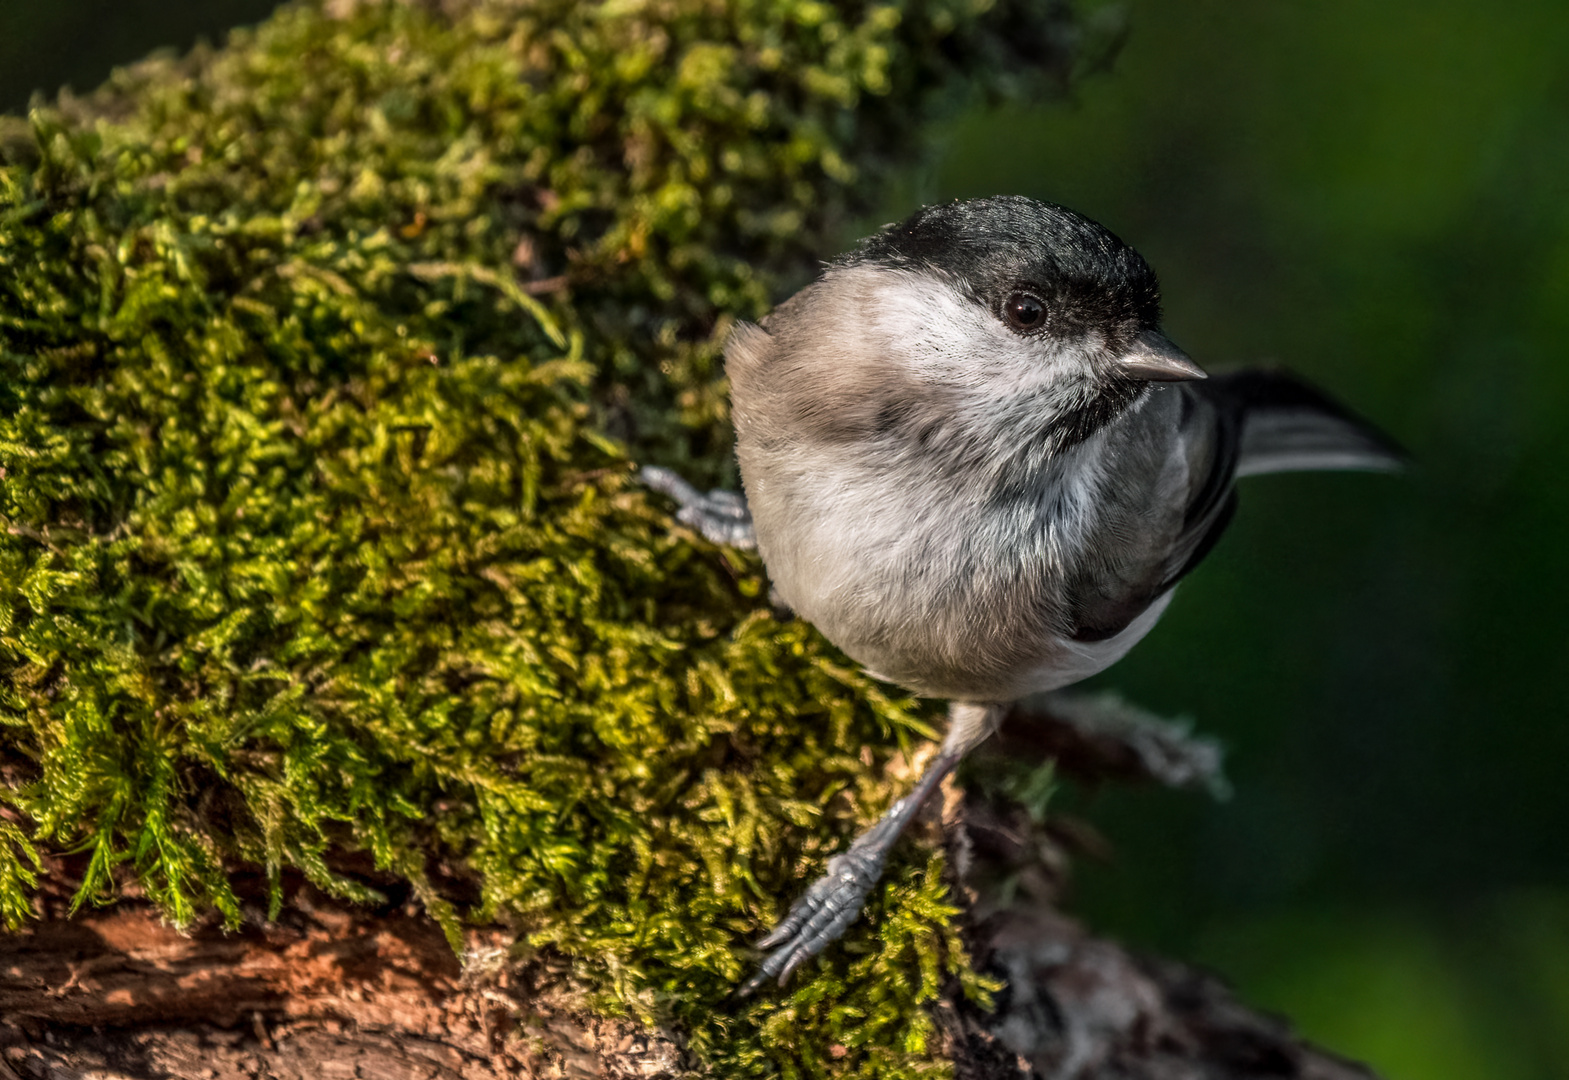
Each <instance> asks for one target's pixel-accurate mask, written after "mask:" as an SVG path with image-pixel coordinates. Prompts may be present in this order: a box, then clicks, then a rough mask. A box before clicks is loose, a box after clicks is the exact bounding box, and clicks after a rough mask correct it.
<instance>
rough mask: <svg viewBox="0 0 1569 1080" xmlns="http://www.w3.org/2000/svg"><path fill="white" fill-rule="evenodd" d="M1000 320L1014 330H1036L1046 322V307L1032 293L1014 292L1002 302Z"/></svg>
mask: <svg viewBox="0 0 1569 1080" xmlns="http://www.w3.org/2000/svg"><path fill="white" fill-rule="evenodd" d="M1002 318H1003V321H1004V322H1006V323H1007V324H1008V325H1009V326H1011V327H1013V328H1014V329H1015V330H1019V331H1026V330H1038V329H1040V327H1041V326H1042V325H1044V324H1045V322H1046V305H1045V304H1044V303H1042V302H1041V298H1040V297H1038V296H1036V295H1034V294H1033V293H1027V292H1016V293H1014V294H1013V295H1012V296H1010V297H1008V299H1007V300H1005V301H1003V305H1002Z"/></svg>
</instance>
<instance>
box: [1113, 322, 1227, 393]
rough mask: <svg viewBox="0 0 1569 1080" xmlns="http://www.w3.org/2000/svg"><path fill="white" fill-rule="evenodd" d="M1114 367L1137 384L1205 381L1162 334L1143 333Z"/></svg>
mask: <svg viewBox="0 0 1569 1080" xmlns="http://www.w3.org/2000/svg"><path fill="white" fill-rule="evenodd" d="M1117 367H1118V369H1119V370H1120V371H1121V373H1122V374H1124V375H1126V376H1127V377H1128V378H1130V379H1138V380H1140V381H1141V382H1186V381H1187V380H1188V379H1207V378H1209V376H1208V375H1207V374H1205V372H1204V369H1203V368H1201V367H1199V366H1198V365H1197V364H1195V363H1194V362H1193V361H1192V360H1190V359H1188V354H1187V353H1185V352H1183V351H1182V350H1181V349H1179V348H1177V347H1176V346H1175V345H1173V344H1172V343H1171V341H1170V340H1169V339H1168V338H1167V337H1166V335H1165V334H1162V333H1160V332H1159V331H1157V330H1146V331H1144V333H1142V334H1140V335H1139V336H1138V338H1137V339H1136V340H1135V341H1134V343H1133V348H1131V349H1129V350H1128V351H1127V352H1126V353H1123V354H1122V356H1120V357H1118V358H1117Z"/></svg>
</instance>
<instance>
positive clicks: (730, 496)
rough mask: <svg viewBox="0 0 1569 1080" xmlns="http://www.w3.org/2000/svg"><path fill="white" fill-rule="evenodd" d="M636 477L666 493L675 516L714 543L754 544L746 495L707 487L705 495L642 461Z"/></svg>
mask: <svg viewBox="0 0 1569 1080" xmlns="http://www.w3.org/2000/svg"><path fill="white" fill-rule="evenodd" d="M639 479H641V480H642V481H643V483H644V484H645V485H647V486H648V487H651V488H653V489H654V490H655V491H658V492H661V493H663V494H665V495H668V496H670V497H671V498H672V499H674V500H675V501H676V502H677V503H678V504H680V507H681V509H680V510H677V511H676V520H677V521H679V522H681V523H682V524H683V525H690V526H692V528H694V529H696V530H697V531H698V532H700V533H702V534H703V535H704V536H706V537H707V538H708V539H710V540H712V541H713V542H714V543H716V544H728V545H729V546H730V547H734V548H742V549H744V550H746V551H751V550H753V549H755V548H756V547H757V534H756V533H754V532H753V531H752V513H751V511H750V510H748V509H747V507H746V497H745V496H744V495H742V494H741V493H740V492H737V491H723V490H718V489H716V490H714V491H710V492H709V493H708V494H707V495H704V494H703V493H702V492H700V491H698V490H697V489H696V488H695V487H693V486H692V485H691V484H689V483H687V482H686V481H685V480H683V479H681V477H679V476H677V475H676V474H675V473H673V472H671V471H670V470H669V469H665V468H661V467H660V466H658V465H645V466H643V470H642V472H641V473H640V474H639Z"/></svg>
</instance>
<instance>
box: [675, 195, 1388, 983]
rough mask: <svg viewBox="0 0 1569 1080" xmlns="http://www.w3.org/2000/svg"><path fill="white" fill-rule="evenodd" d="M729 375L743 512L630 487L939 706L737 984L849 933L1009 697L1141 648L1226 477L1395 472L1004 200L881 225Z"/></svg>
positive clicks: (1310, 406)
mask: <svg viewBox="0 0 1569 1080" xmlns="http://www.w3.org/2000/svg"><path fill="white" fill-rule="evenodd" d="M725 366H726V372H727V374H728V376H729V379H730V398H731V405H732V411H733V415H734V419H735V428H736V437H737V442H736V449H737V456H738V458H739V461H740V466H741V478H742V485H743V487H744V489H745V499H744V501H743V500H742V499H741V498H740V497H739V496H737V495H735V494H734V493H729V492H713V493H710V494H709V495H708V496H703V495H701V494H699V493H698V492H696V491H695V490H693V489H692V488H691V487H690V486H688V485H686V484H684V483H683V482H682V481H681V480H680V479H679V478H678V477H675V476H674V475H673V474H670V473H669V472H668V471H666V470H661V469H649V470H645V474H644V475H645V479H646V480H647V481H648V482H649V483H650V484H651V485H652V486H654V487H657V488H659V489H660V490H663V491H666V492H667V493H670V494H672V495H674V496H675V497H676V499H677V501H678V502H680V503H681V504H682V510H681V517H682V518H683V520H686V521H688V522H690V523H693V524H695V525H697V526H698V527H699V528H701V529H702V530H703V531H704V532H705V533H707V534H708V535H710V536H711V537H712V538H714V539H716V540H720V541H722V542H726V543H732V544H741V545H743V546H745V545H749V544H750V543H751V542H753V541H754V540H755V545H756V547H757V549H758V551H759V552H760V553H761V555H762V558H763V562H764V564H765V566H766V567H767V570H768V574H769V577H770V579H771V581H772V584H773V588H774V590H775V593H776V595H777V597H778V599H780V600H781V601H782V602H783V603H784V604H786V605H788V606H789V607H790V608H791V609H792V610H794V611H795V612H796V613H797V614H798V615H799V616H801V617H802V618H805V619H808V620H810V621H811V622H812V623H814V624H815V625H816V626H817V628H818V629H819V630H821V631H822V633H823V634H824V635H825V636H826V637H827V638H828V639H829V640H830V641H832V642H833V643H834V644H835V645H836V646H838V647H839V648H840V649H842V650H843V651H844V652H846V653H847V654H849V655H850V656H851V657H853V658H854V659H856V660H857V661H859V662H860V663H861V664H862V665H864V666H865V668H866V669H867V670H868V671H869V672H871V673H872V674H874V675H876V676H878V677H879V678H882V679H885V680H887V681H889V682H893V683H897V684H899V685H900V686H903V687H906V688H907V689H909V690H912V691H914V692H915V693H917V694H921V695H925V696H930V697H934V698H943V699H947V700H948V701H949V702H950V708H949V717H950V719H949V728H948V732H947V737H946V739H945V741H944V743H943V746H942V748H941V751H940V752H939V753H938V755H937V756H936V757H935V759H934V760H933V762H932V763H931V765H930V766H929V767H928V768H927V770H926V772H925V773H924V774H923V775H922V777H921V778H920V779H919V780H918V781H917V783H916V785H915V787H914V789H913V790H912V791H911V793H910V794H909V795H907V796H906V797H905V798H903V799H901V800H900V801H899V802H898V803H896V804H895V805H894V807H893V808H892V809H891V810H890V811H889V812H888V814H887V815H886V816H885V817H884V818H883V819H882V820H881V821H879V822H878V823H877V824H876V825H874V826H873V827H872V828H871V829H869V830H868V831H866V832H865V833H863V834H862V835H861V836H860V837H858V838H857V839H856V840H855V842H854V843H853V844H852V845H851V846H850V848H849V849H848V850H847V851H845V852H844V853H842V854H840V855H837V856H835V857H834V858H833V859H832V860H830V861H829V864H828V869H827V873H826V874H825V875H824V876H823V877H822V878H821V879H819V880H818V881H817V882H816V883H814V884H813V885H812V886H810V888H809V889H808V890H807V892H806V893H805V895H804V896H803V897H802V898H801V899H800V900H799V901H798V902H797V903H796V904H795V906H794V907H793V908H792V909H791V910H790V912H789V913H788V914H787V915H786V917H785V918H784V920H783V921H782V922H781V923H780V924H779V925H778V927H777V928H776V929H775V930H774V931H773V932H772V933H771V934H769V935H768V937H767V938H765V939H764V940H763V941H762V942H761V943H760V947H761V948H763V949H765V950H772V951H771V952H769V953H768V955H767V956H766V957H765V959H764V960H763V962H762V964H761V967H760V970H759V971H758V973H757V975H756V977H755V978H753V979H752V981H751V982H750V983H748V984H747V986H746V987H745V991H746V992H749V991H751V990H752V989H754V988H755V987H756V986H758V985H760V984H761V982H762V981H763V980H765V979H768V978H771V977H778V979H779V981H780V982H781V983H782V982H783V981H784V980H785V979H786V978H788V977H789V975H790V973H791V972H792V971H793V970H794V969H795V968H796V967H798V966H799V965H800V964H801V963H802V962H804V961H805V960H807V959H809V958H810V957H812V956H814V955H816V954H817V953H819V952H821V951H822V950H823V949H824V948H825V947H826V946H827V945H828V944H829V943H830V942H832V941H833V940H835V939H836V938H837V937H839V935H840V934H842V933H843V932H844V929H845V928H846V927H847V926H849V924H850V923H851V922H853V921H854V919H855V918H856V916H857V915H858V913H859V912H860V909H861V907H862V905H863V904H864V902H865V899H866V896H867V894H868V892H869V891H870V890H871V888H872V886H873V885H874V884H875V883H876V881H877V879H878V877H879V876H880V875H881V873H882V869H883V863H884V861H885V860H886V858H887V855H888V852H889V851H890V850H891V848H892V846H893V844H894V841H895V840H897V838H898V836H899V834H900V832H901V831H902V830H903V828H904V827H905V825H906V824H908V822H909V821H910V819H911V818H913V817H914V815H915V812H916V811H917V809H918V808H919V807H920V805H921V803H922V802H923V801H924V800H925V799H926V798H927V797H928V796H929V795H930V794H931V792H932V791H933V790H934V789H936V787H937V786H938V785H939V784H940V783H941V782H942V779H943V778H944V777H945V776H946V775H947V774H948V773H949V772H951V771H952V769H953V768H954V767H955V766H956V765H957V764H958V762H959V760H960V759H961V758H962V757H963V756H964V754H965V753H966V752H967V751H969V750H970V749H972V748H973V747H974V746H976V745H977V744H978V743H980V742H981V741H982V740H984V739H985V738H986V737H987V735H989V734H990V733H991V732H992V731H993V730H994V729H995V728H996V726H997V724H998V723H999V722H1000V720H1001V718H1002V714H1003V707H1004V706H1005V705H1006V704H1007V703H1008V702H1011V701H1014V700H1016V699H1018V698H1021V697H1023V696H1025V695H1027V694H1032V693H1036V692H1040V691H1048V690H1055V689H1059V688H1061V687H1065V686H1068V685H1069V684H1072V683H1075V682H1078V681H1079V680H1081V679H1085V678H1087V677H1089V676H1091V675H1094V674H1096V673H1097V672H1100V671H1102V670H1104V669H1105V668H1107V667H1109V666H1110V665H1111V664H1113V663H1115V662H1116V661H1117V660H1119V659H1121V658H1122V657H1123V656H1124V655H1125V654H1126V653H1127V652H1128V650H1129V649H1131V648H1132V647H1133V645H1134V644H1136V643H1137V642H1138V641H1139V639H1140V638H1142V637H1143V636H1144V635H1145V634H1147V633H1149V631H1150V629H1151V628H1152V627H1153V626H1154V625H1155V623H1156V621H1157V620H1158V619H1159V618H1160V616H1161V613H1162V612H1163V611H1165V609H1166V606H1167V604H1168V603H1169V602H1170V600H1171V596H1172V590H1173V589H1174V588H1175V587H1176V585H1177V583H1178V582H1179V581H1180V580H1181V579H1182V578H1183V577H1184V576H1185V575H1186V574H1187V573H1188V572H1189V571H1190V570H1192V569H1193V568H1194V566H1196V565H1197V564H1198V562H1199V561H1200V560H1201V559H1203V557H1204V556H1205V555H1206V554H1207V553H1208V552H1209V550H1210V549H1211V548H1212V547H1213V546H1214V544H1215V541H1216V540H1217V539H1218V538H1219V536H1220V534H1221V532H1222V531H1223V530H1224V529H1225V527H1226V525H1227V523H1228V522H1229V521H1230V519H1231V516H1232V513H1233V511H1234V510H1235V508H1236V493H1235V487H1234V481H1235V480H1236V479H1237V478H1239V477H1244V476H1252V475H1255V474H1259V473H1272V472H1287V471H1292V470H1303V469H1359V470H1373V471H1393V470H1397V469H1399V468H1400V466H1401V463H1402V460H1403V457H1402V454H1401V452H1400V451H1399V450H1398V449H1397V448H1396V447H1395V445H1394V444H1393V443H1391V442H1390V440H1388V439H1387V438H1386V437H1384V436H1383V435H1381V434H1380V433H1379V432H1377V431H1376V430H1374V429H1373V428H1372V427H1370V426H1369V425H1368V424H1366V423H1365V422H1363V421H1361V420H1359V419H1357V418H1356V417H1354V416H1353V415H1352V414H1351V413H1349V412H1348V411H1346V410H1345V409H1343V408H1342V407H1340V406H1339V405H1337V404H1336V403H1334V402H1333V401H1331V400H1330V399H1329V398H1328V397H1326V396H1325V395H1324V394H1322V393H1320V392H1319V391H1317V390H1315V389H1313V388H1312V387H1310V386H1308V385H1307V384H1305V383H1303V382H1301V381H1300V380H1298V379H1296V378H1293V377H1291V376H1289V375H1286V374H1283V373H1277V372H1271V371H1259V370H1252V371H1238V372H1234V373H1230V374H1224V375H1216V376H1214V377H1212V378H1211V377H1207V376H1206V374H1205V372H1204V371H1203V370H1202V369H1201V368H1200V367H1199V366H1198V365H1197V364H1195V363H1194V362H1193V361H1192V360H1191V359H1190V358H1189V357H1188V356H1187V355H1186V354H1185V353H1183V352H1182V350H1181V349H1179V348H1178V347H1177V346H1176V345H1174V344H1173V343H1172V342H1171V341H1170V340H1169V339H1168V338H1167V337H1166V336H1165V335H1164V334H1163V333H1162V331H1161V310H1160V291H1159V287H1158V284H1157V282H1156V278H1155V274H1154V272H1153V271H1152V270H1151V269H1150V267H1149V265H1148V264H1147V263H1146V262H1145V261H1144V259H1143V258H1141V257H1140V256H1139V254H1138V253H1137V252H1135V251H1134V250H1133V249H1132V248H1130V247H1129V246H1128V245H1126V244H1124V243H1123V242H1122V241H1121V240H1119V239H1118V238H1117V237H1116V236H1114V235H1112V233H1111V232H1109V231H1108V230H1107V229H1105V228H1103V227H1102V226H1100V225H1097V224H1096V223H1095V222H1093V221H1090V220H1089V219H1087V218H1085V217H1082V216H1080V215H1079V214H1076V213H1074V212H1072V211H1071V210H1066V209H1064V208H1062V207H1060V206H1053V205H1050V204H1046V203H1041V202H1036V201H1034V200H1031V199H1026V198H1019V197H1000V198H990V199H978V200H974V201H968V202H954V203H948V204H945V205H940V206H932V207H927V208H924V209H922V210H919V211H917V212H916V213H915V214H914V215H913V216H911V217H910V218H909V219H908V220H906V221H904V222H902V223H899V224H896V225H890V226H886V227H884V228H883V229H882V230H881V231H879V232H878V233H876V234H875V235H873V236H871V237H869V238H867V239H866V240H864V241H862V242H861V243H860V244H859V245H858V246H857V247H856V248H854V249H853V250H852V251H850V252H849V253H848V254H846V255H844V256H842V257H841V258H839V259H837V260H836V261H834V262H832V263H831V264H829V265H828V266H827V267H826V268H825V269H824V271H823V273H822V274H821V276H820V277H819V278H818V279H817V280H816V281H815V282H813V283H812V284H810V285H808V286H806V287H805V288H803V289H802V290H801V291H800V292H798V293H796V294H795V295H794V296H792V297H791V298H790V299H789V300H786V301H785V302H784V303H782V304H781V305H779V307H778V308H776V309H775V310H774V311H773V312H772V313H771V314H770V315H768V317H767V318H765V319H763V320H762V322H761V323H760V324H759V325H752V324H746V323H743V324H740V325H738V326H737V327H736V328H735V329H734V330H733V331H732V332H731V334H730V337H729V339H728V341H727V344H726V348H725ZM748 526H749V528H748Z"/></svg>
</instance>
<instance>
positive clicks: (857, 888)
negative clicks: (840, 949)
mask: <svg viewBox="0 0 1569 1080" xmlns="http://www.w3.org/2000/svg"><path fill="white" fill-rule="evenodd" d="M889 846H891V845H888V844H862V843H859V842H858V843H855V844H852V845H851V846H850V850H849V851H846V852H845V853H844V854H842V855H835V856H834V857H833V858H831V859H829V860H828V872H827V873H825V874H824V875H823V876H822V877H820V878H818V879H817V880H816V881H814V882H813V883H812V887H811V888H809V889H807V890H806V895H805V896H803V897H801V899H799V900H797V901H796V902H795V906H794V907H792V908H791V909H790V913H789V914H788V915H786V916H785V917H784V919H783V921H781V922H780V923H779V925H778V926H776V927H774V929H773V931H772V932H771V933H769V935H768V936H767V937H765V938H764V939H763V940H762V941H759V942H758V943H757V947H758V948H760V949H770V950H772V951H771V952H769V954H768V955H767V956H766V957H764V958H763V962H762V964H761V965H759V967H758V970H757V974H756V975H753V976H752V978H751V979H750V980H748V982H747V984H746V985H745V986H743V987H742V988H741V996H743V997H745V996H746V995H748V994H750V993H752V991H754V990H756V989H757V988H758V987H759V986H761V985H763V983H764V982H766V981H768V980H769V979H774V978H777V979H778V980H779V985H780V986H783V985H784V984H785V980H787V979H788V978H790V974H791V972H793V971H795V969H796V968H798V967H800V966H801V965H802V964H804V963H805V962H806V961H808V960H810V959H811V958H812V957H814V956H816V955H817V954H818V953H820V952H822V951H823V950H824V949H826V948H827V947H828V946H829V945H831V944H833V943H834V942H835V941H837V940H839V937H840V936H841V935H842V934H843V933H844V932H845V930H846V929H847V928H848V927H849V926H850V924H851V923H853V922H855V920H856V917H857V916H858V915H860V914H861V909H862V908H863V907H865V906H866V897H867V895H868V894H869V893H870V892H871V891H872V886H873V885H875V884H877V879H878V878H880V877H882V873H883V860H884V858H886V856H887V854H888V847H889Z"/></svg>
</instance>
